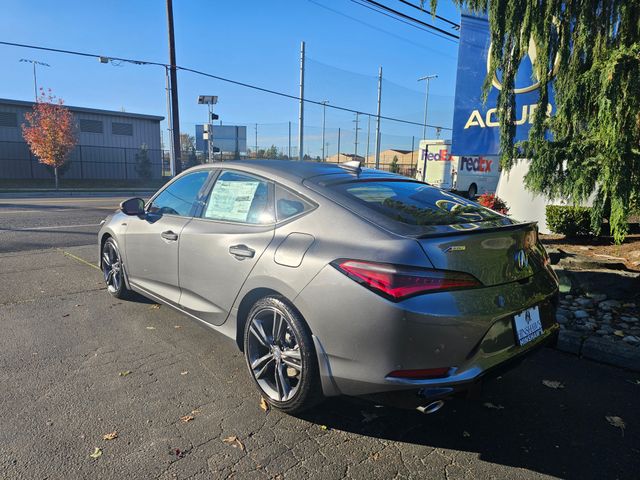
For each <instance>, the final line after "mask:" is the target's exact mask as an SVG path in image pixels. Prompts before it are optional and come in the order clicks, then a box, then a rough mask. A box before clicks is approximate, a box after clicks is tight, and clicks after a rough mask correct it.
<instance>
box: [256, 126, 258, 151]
mask: <svg viewBox="0 0 640 480" xmlns="http://www.w3.org/2000/svg"><path fill="white" fill-rule="evenodd" d="M256 158H258V124H257V123H256Z"/></svg>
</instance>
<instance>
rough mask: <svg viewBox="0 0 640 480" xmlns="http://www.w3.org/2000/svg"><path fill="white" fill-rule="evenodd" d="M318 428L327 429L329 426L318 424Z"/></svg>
mask: <svg viewBox="0 0 640 480" xmlns="http://www.w3.org/2000/svg"><path fill="white" fill-rule="evenodd" d="M320 430H329V427H327V426H326V425H320Z"/></svg>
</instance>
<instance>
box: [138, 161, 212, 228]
mask: <svg viewBox="0 0 640 480" xmlns="http://www.w3.org/2000/svg"><path fill="white" fill-rule="evenodd" d="M208 176H209V171H207V170H201V171H199V172H193V173H189V174H187V175H185V176H183V177H180V178H178V179H177V180H175V181H174V182H172V183H170V184H169V185H168V186H167V187H166V188H165V189H164V190H162V191H161V192H160V193H159V194H158V195H157V196H156V197H155V198H154V199H153V201H152V202H151V205H150V206H149V212H150V213H157V214H161V215H165V214H166V215H179V216H181V217H190V216H193V212H194V209H195V207H196V201H197V200H198V198H199V196H200V193H201V190H202V188H203V186H204V184H205V182H206V180H207V177H208Z"/></svg>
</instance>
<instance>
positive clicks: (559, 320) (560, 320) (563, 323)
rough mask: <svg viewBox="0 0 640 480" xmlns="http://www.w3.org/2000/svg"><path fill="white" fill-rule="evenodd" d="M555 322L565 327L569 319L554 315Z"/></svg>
mask: <svg viewBox="0 0 640 480" xmlns="http://www.w3.org/2000/svg"><path fill="white" fill-rule="evenodd" d="M556 322H558V323H559V324H560V325H566V324H567V323H569V319H568V318H567V317H565V316H564V315H561V314H559V313H556Z"/></svg>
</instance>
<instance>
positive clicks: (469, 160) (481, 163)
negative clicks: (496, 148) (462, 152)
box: [460, 157, 493, 172]
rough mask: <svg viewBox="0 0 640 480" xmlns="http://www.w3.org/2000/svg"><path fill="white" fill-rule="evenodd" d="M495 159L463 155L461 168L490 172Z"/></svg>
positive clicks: (470, 170)
mask: <svg viewBox="0 0 640 480" xmlns="http://www.w3.org/2000/svg"><path fill="white" fill-rule="evenodd" d="M492 163H493V160H489V159H487V158H483V157H461V158H460V170H467V171H469V172H490V171H491V164H492Z"/></svg>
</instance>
